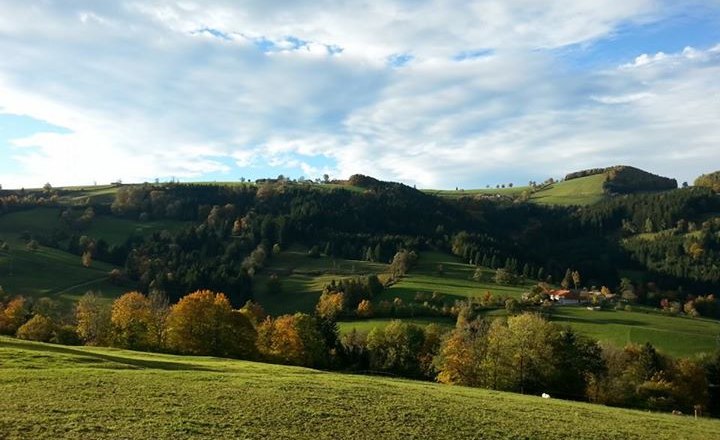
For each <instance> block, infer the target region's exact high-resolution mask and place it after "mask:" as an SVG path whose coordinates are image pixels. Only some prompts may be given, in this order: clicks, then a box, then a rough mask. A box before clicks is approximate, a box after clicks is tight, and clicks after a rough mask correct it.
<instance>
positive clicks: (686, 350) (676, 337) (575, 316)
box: [552, 307, 720, 356]
mask: <svg viewBox="0 0 720 440" xmlns="http://www.w3.org/2000/svg"><path fill="white" fill-rule="evenodd" d="M552 320H553V321H555V322H558V323H560V324H569V325H570V326H572V327H573V328H575V329H576V330H578V332H580V333H581V334H584V335H586V336H589V337H591V338H593V339H597V340H599V341H601V342H606V343H610V344H612V345H616V346H618V347H623V346H625V345H626V344H628V343H631V342H632V343H637V344H644V343H645V342H650V343H651V344H653V346H655V347H656V348H657V349H658V350H660V351H662V352H664V353H666V354H669V355H672V356H695V355H697V354H699V353H702V352H708V353H710V352H714V351H715V350H717V349H720V322H719V321H715V320H710V319H698V318H687V317H679V316H678V317H672V316H666V315H661V314H657V313H644V312H642V311H633V312H625V311H614V310H612V311H604V310H603V311H592V310H587V309H586V308H582V307H558V308H556V310H555V312H554V313H553V317H552Z"/></svg>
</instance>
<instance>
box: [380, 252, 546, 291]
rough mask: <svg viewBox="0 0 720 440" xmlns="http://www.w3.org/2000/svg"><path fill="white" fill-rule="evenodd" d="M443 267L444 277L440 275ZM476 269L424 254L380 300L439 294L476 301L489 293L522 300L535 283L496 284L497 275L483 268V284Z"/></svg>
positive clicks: (446, 257)
mask: <svg viewBox="0 0 720 440" xmlns="http://www.w3.org/2000/svg"><path fill="white" fill-rule="evenodd" d="M438 265H442V268H443V273H442V274H440V273H438ZM475 269H476V266H473V265H471V264H465V263H462V262H460V261H459V259H458V258H456V257H454V256H452V255H447V254H443V253H441V252H422V253H421V254H420V257H419V258H418V262H417V265H416V266H415V267H414V268H413V269H412V270H411V271H410V273H409V274H408V275H406V276H405V277H403V278H402V280H400V281H399V282H398V283H396V284H394V285H393V286H391V287H390V288H389V289H387V290H386V291H385V292H384V293H383V294H382V296H381V297H380V298H379V299H386V300H392V299H393V298H395V297H398V298H400V299H402V300H403V301H405V302H409V301H412V300H413V299H414V298H415V295H416V294H417V293H418V292H423V293H430V294H432V293H433V292H438V293H441V294H443V295H445V296H446V297H449V298H448V299H462V298H469V297H477V296H482V295H485V293H486V292H490V293H492V294H493V295H496V296H501V297H513V298H520V296H522V294H523V292H526V291H528V290H529V288H530V287H531V286H532V283H527V284H525V285H520V286H505V285H500V284H495V283H494V282H493V281H491V280H492V278H493V276H494V275H495V271H494V270H492V269H489V268H483V269H482V270H483V281H480V282H478V281H475V280H473V279H472V276H473V274H474V273H475Z"/></svg>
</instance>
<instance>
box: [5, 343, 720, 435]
mask: <svg viewBox="0 0 720 440" xmlns="http://www.w3.org/2000/svg"><path fill="white" fill-rule="evenodd" d="M0 395H2V396H3V398H2V399H0V437H2V438H3V439H7V440H13V439H26V438H33V439H55V438H64V439H86V438H93V439H114V438H153V439H185V438H211V439H230V438H232V439H235V438H273V439H313V440H319V439H336V438H344V439H378V438H382V439H447V438H483V439H489V440H493V439H518V438H524V439H539V438H542V439H562V440H566V439H578V440H580V439H653V440H662V439H709V438H717V437H718V435H720V421H718V420H711V419H699V420H694V419H692V418H690V417H679V416H672V415H668V414H653V413H647V412H641V411H634V410H626V409H617V408H608V407H603V406H599V405H591V404H585V403H576V402H567V401H561V400H557V399H541V398H539V397H535V396H522V395H517V394H511V393H502V392H494V391H487V390H482V389H472V388H465V387H454V386H445V385H438V384H432V383H423V382H413V381H408V380H398V379H389V378H379V377H368V376H356V375H342V374H337V373H325V372H320V371H316V370H310V369H305V368H295V367H285V366H277V365H268V364H260V363H253V362H245V361H232V360H224V359H216V358H203V357H177V356H171V355H159V354H149V353H138V352H130V351H123V350H116V349H102V348H87V347H62V346H52V345H48V344H40V343H30V342H23V341H17V340H12V339H8V338H0Z"/></svg>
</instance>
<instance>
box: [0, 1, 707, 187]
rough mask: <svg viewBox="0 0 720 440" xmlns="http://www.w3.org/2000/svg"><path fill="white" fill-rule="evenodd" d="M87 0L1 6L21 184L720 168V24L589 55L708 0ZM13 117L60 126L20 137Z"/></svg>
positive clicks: (0, 138)
mask: <svg viewBox="0 0 720 440" xmlns="http://www.w3.org/2000/svg"><path fill="white" fill-rule="evenodd" d="M72 5H73V6H72V7H70V6H67V5H61V4H59V3H55V2H47V3H42V4H36V5H34V6H28V5H27V3H26V2H22V1H19V0H18V1H6V2H3V4H2V5H0V51H1V52H2V53H3V54H6V56H4V57H2V58H0V158H2V162H4V165H0V176H1V177H0V184H2V185H3V186H4V187H13V186H16V187H19V186H40V185H42V184H43V183H44V182H46V181H50V182H52V183H53V184H54V185H65V184H89V183H92V182H93V181H97V182H109V181H111V180H115V179H118V178H121V179H123V180H124V181H144V180H152V179H154V178H163V179H164V178H168V177H170V176H175V177H179V178H181V179H183V180H188V179H192V180H202V179H230V180H235V179H237V178H238V177H240V176H244V177H253V176H254V177H260V176H269V175H277V174H279V173H281V172H282V173H284V174H291V175H293V176H296V177H297V176H300V175H304V176H306V177H318V176H320V175H322V174H324V173H329V174H331V175H333V176H337V177H347V176H349V175H350V174H352V173H357V172H361V173H365V174H371V175H373V176H376V177H379V178H383V179H390V180H401V181H403V182H405V183H408V184H417V185H418V186H421V187H437V188H448V187H455V186H464V187H471V186H481V185H482V186H484V185H485V184H486V183H500V182H510V181H514V182H519V183H522V182H524V181H527V180H528V179H535V180H537V179H541V178H544V177H550V176H553V177H559V176H561V175H563V174H564V173H566V172H568V171H573V170H577V169H582V168H587V167H595V166H608V165H614V164H620V163H622V164H628V165H634V166H638V167H641V168H645V169H647V170H649V171H652V172H655V173H660V174H664V175H669V176H672V177H676V178H678V179H679V180H681V181H682V180H692V179H693V178H694V177H695V176H697V175H699V174H701V173H702V172H708V171H713V167H714V168H718V165H720V164H717V162H716V160H717V159H716V157H717V156H718V153H720V145H718V140H719V139H720V124H718V123H717V121H719V120H720V81H718V80H717V78H720V44H719V43H720V38H719V39H718V40H713V38H714V36H715V35H714V34H712V32H708V33H705V34H703V35H704V36H705V37H706V39H705V40H703V43H704V44H696V41H697V39H696V40H694V41H688V42H687V43H683V42H682V41H680V43H682V47H684V48H682V49H677V48H675V47H674V46H673V47H670V48H668V49H664V50H652V51H644V50H643V49H644V48H645V47H649V46H642V45H638V46H637V49H638V50H637V51H636V52H635V53H634V54H633V56H632V57H627V56H624V55H617V56H614V57H613V56H607V55H604V57H605V58H606V59H605V60H600V61H598V62H596V63H591V64H590V65H586V64H583V63H580V62H578V61H577V59H579V58H581V57H588V56H589V57H591V58H592V57H593V54H594V53H595V52H593V51H594V50H595V48H597V47H599V46H600V45H602V44H609V45H614V46H613V47H620V46H623V45H624V44H626V43H624V41H625V40H624V39H629V37H627V35H635V34H636V33H637V32H641V31H642V30H643V29H646V28H648V27H653V26H656V25H657V24H658V23H668V22H669V21H672V20H673V19H674V18H675V17H684V16H686V15H687V14H688V13H689V12H688V11H696V10H698V8H702V9H703V10H705V11H706V12H707V13H706V14H705V15H706V16H707V17H710V18H708V19H707V20H710V21H711V22H712V21H713V20H714V19H715V18H716V17H718V16H719V14H720V3H719V2H711V3H708V2H685V3H683V4H682V5H679V4H677V3H669V2H668V3H665V2H661V1H652V0H627V1H624V2H620V3H618V2H598V1H595V2H593V1H570V0H555V1H551V2H543V4H542V5H539V4H538V3H537V2H532V1H529V0H513V1H502V0H487V1H478V2H470V3H468V2H461V1H455V2H442V3H440V2H437V1H430V0H427V1H420V2H414V1H413V2H410V1H401V0H398V1H392V2H363V3H359V2H350V1H343V2H323V1H320V2H301V1H299V2H282V1H276V2H275V1H274V2H267V1H264V2H260V1H248V2H243V5H242V6H238V5H237V3H236V2H231V1H214V2H203V3H200V2H192V1H183V2H171V1H163V0H156V1H149V2H139V1H130V0H128V1H114V2H102V3H97V2H91V1H78V2H73V3H72ZM717 24H720V23H717ZM653 29H654V28H653ZM678 39H679V40H681V39H682V35H678V36H676V37H673V39H672V41H673V42H675V40H678ZM660 40H661V39H660V38H659V37H657V38H655V41H660ZM627 44H629V43H627ZM657 44H660V43H657ZM694 44H696V45H695V46H694ZM632 49H634V46H633V47H630V48H629V49H628V48H626V50H625V51H623V53H626V52H627V51H628V50H632ZM611 52H612V51H611ZM568 54H569V55H568ZM595 58H597V59H599V58H600V57H599V56H598V57H595ZM9 115H21V116H25V117H27V119H28V120H29V121H42V122H43V123H44V125H43V126H42V127H41V126H39V125H38V128H37V129H31V127H30V128H28V131H31V133H29V134H27V133H23V134H22V135H13V134H12V133H9V132H8V131H7V130H6V131H5V132H4V131H3V129H2V128H3V121H5V120H7V119H4V118H7V117H8V116H9ZM29 125H32V124H29ZM45 125H49V126H53V127H57V129H53V130H47V129H46V127H45ZM708 167H710V168H708Z"/></svg>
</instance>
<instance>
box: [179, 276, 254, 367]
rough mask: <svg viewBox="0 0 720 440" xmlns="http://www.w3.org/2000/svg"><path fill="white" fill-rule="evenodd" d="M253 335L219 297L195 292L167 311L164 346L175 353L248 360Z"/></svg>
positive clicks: (247, 321) (244, 318)
mask: <svg viewBox="0 0 720 440" xmlns="http://www.w3.org/2000/svg"><path fill="white" fill-rule="evenodd" d="M256 339H257V333H256V331H255V328H254V327H253V325H252V323H251V321H250V319H249V318H248V317H247V316H246V315H245V314H244V313H241V312H240V311H237V310H233V309H232V307H231V305H230V301H229V300H228V298H227V297H226V296H225V294H223V293H215V292H212V291H209V290H198V291H197V292H194V293H191V294H189V295H186V296H185V297H183V298H182V299H181V300H180V301H179V302H178V303H177V304H175V305H173V306H172V307H171V308H170V314H169V315H168V318H167V343H168V346H169V348H171V349H172V350H174V351H177V352H179V353H186V354H195V355H213V356H228V357H238V358H244V359H251V358H254V356H255V341H256Z"/></svg>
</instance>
